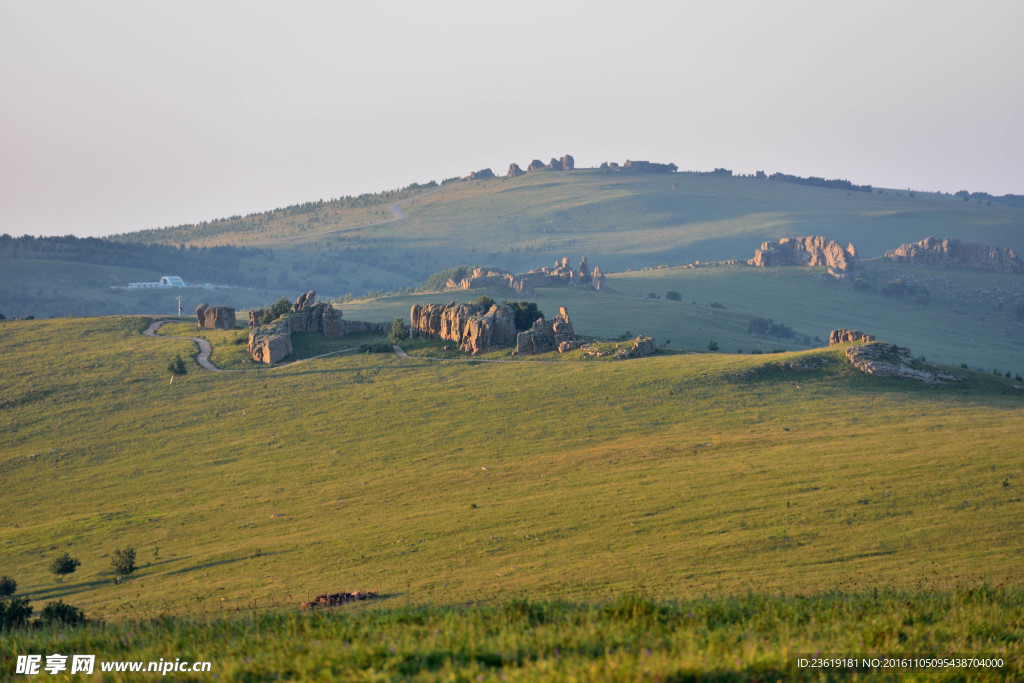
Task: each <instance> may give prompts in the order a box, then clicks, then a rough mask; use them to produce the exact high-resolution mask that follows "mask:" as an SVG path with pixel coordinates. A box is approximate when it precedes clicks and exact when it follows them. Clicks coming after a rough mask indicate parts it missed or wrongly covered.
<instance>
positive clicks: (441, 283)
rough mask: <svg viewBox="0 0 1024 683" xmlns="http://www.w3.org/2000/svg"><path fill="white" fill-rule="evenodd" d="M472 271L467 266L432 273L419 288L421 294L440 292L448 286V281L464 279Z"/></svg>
mask: <svg viewBox="0 0 1024 683" xmlns="http://www.w3.org/2000/svg"><path fill="white" fill-rule="evenodd" d="M471 271H472V268H470V267H469V266H455V267H454V268H449V269H448V270H442V271H440V272H437V273H434V274H433V275H431V276H429V277H428V278H427V281H426V282H424V283H423V286H422V287H420V291H421V292H440V291H443V290H444V288H445V286H446V285H447V284H448V280H454V281H455V282H458V281H459V280H462V279H463V278H465V277H466V276H467V275H469V273H470V272H471Z"/></svg>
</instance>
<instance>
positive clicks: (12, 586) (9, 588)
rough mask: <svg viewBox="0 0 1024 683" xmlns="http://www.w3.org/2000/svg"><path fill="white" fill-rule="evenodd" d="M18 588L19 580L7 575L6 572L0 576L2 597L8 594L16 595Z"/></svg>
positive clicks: (0, 596) (0, 594)
mask: <svg viewBox="0 0 1024 683" xmlns="http://www.w3.org/2000/svg"><path fill="white" fill-rule="evenodd" d="M17 590H18V582H17V581H15V580H14V579H12V578H11V577H9V576H7V575H6V574H4V575H3V576H0V598H3V597H7V596H8V595H14V592H15V591H17Z"/></svg>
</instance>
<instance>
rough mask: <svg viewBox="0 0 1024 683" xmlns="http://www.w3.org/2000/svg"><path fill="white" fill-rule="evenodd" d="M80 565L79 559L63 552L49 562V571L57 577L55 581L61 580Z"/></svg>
mask: <svg viewBox="0 0 1024 683" xmlns="http://www.w3.org/2000/svg"><path fill="white" fill-rule="evenodd" d="M81 565H82V563H81V562H80V561H78V560H76V559H75V558H73V557H71V555H69V554H67V553H64V554H63V555H60V556H59V557H55V558H53V562H51V563H50V573H51V574H53V575H54V576H55V577H57V581H62V580H63V579H64V577H65V576H66V575H67V574H74V573H75V570H76V569H78V568H79V567H80V566H81Z"/></svg>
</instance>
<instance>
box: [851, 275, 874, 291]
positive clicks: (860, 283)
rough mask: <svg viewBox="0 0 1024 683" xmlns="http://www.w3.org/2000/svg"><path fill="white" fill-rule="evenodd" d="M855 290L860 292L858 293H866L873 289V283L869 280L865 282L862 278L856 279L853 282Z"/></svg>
mask: <svg viewBox="0 0 1024 683" xmlns="http://www.w3.org/2000/svg"><path fill="white" fill-rule="evenodd" d="M853 288H854V289H856V290H858V291H861V292H863V291H866V290H868V289H871V283H870V282H868V281H867V280H865V279H864V278H862V277H858V278H854V280H853Z"/></svg>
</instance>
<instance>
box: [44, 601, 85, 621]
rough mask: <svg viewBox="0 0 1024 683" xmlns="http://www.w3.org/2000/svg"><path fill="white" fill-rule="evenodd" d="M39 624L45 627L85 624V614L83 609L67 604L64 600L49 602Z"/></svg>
mask: <svg viewBox="0 0 1024 683" xmlns="http://www.w3.org/2000/svg"><path fill="white" fill-rule="evenodd" d="M39 623H40V624H41V625H43V626H54V625H57V624H63V625H65V626H74V625H76V624H84V623H85V612H83V611H82V608H81V607H75V606H74V605H67V604H65V603H64V601H63V600H58V601H56V602H48V603H46V607H44V608H43V611H42V612H40V613H39Z"/></svg>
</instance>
